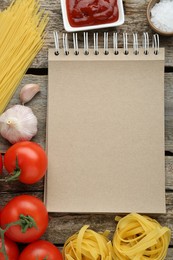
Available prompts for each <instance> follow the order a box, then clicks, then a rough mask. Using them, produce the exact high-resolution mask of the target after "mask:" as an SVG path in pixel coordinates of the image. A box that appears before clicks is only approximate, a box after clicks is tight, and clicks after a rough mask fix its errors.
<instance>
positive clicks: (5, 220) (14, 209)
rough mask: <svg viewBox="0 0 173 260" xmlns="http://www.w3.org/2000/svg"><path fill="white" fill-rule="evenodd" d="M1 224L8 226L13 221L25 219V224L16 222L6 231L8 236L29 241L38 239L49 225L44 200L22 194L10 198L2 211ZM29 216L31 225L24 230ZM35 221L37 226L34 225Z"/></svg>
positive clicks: (25, 241)
mask: <svg viewBox="0 0 173 260" xmlns="http://www.w3.org/2000/svg"><path fill="white" fill-rule="evenodd" d="M0 217H1V221H0V222H1V226H2V227H3V228H5V227H6V225H7V224H9V223H11V222H16V221H18V220H21V222H22V221H23V225H22V226H21V225H19V224H16V225H14V226H11V227H10V228H9V229H8V230H7V231H6V232H5V234H6V236H7V237H8V238H10V239H11V240H13V241H16V242H21V243H29V242H33V241H35V240H38V239H39V238H40V237H41V236H42V235H43V234H44V232H45V231H46V228H47V226H48V212H47V210H46V207H45V205H44V204H43V202H42V201H41V200H40V199H38V198H36V197H34V196H30V195H20V196H16V197H14V198H13V199H12V200H10V201H9V202H8V203H7V204H6V206H5V207H4V208H3V209H2V212H1V216H0ZM24 218H27V221H29V224H28V225H30V224H32V225H31V227H30V226H27V227H28V228H27V230H24V229H25V227H26V224H27V221H25V222H24ZM34 222H35V226H34Z"/></svg>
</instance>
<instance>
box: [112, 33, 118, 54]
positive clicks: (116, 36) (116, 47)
mask: <svg viewBox="0 0 173 260" xmlns="http://www.w3.org/2000/svg"><path fill="white" fill-rule="evenodd" d="M113 49H114V54H115V55H118V54H119V51H118V34H117V32H114V33H113Z"/></svg>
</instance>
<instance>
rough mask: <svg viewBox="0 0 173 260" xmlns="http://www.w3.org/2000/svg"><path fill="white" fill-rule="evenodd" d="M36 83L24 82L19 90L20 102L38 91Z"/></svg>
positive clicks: (30, 97) (23, 102)
mask: <svg viewBox="0 0 173 260" xmlns="http://www.w3.org/2000/svg"><path fill="white" fill-rule="evenodd" d="M39 91H40V87H39V85H38V84H26V85H25V86H24V87H23V88H22V89H21V91H20V94H19V98H20V101H21V103H22V104H25V103H27V102H29V101H30V100H31V99H32V98H33V97H34V96H35V95H36V94H37V93H38V92H39Z"/></svg>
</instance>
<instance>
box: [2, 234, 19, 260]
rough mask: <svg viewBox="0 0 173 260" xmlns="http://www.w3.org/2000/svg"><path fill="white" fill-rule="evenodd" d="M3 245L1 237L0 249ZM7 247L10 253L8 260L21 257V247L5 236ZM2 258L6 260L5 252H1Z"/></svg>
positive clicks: (8, 253) (7, 251)
mask: <svg viewBox="0 0 173 260" xmlns="http://www.w3.org/2000/svg"><path fill="white" fill-rule="evenodd" d="M1 247H2V241H1V239H0V249H1ZM5 249H6V253H7V255H8V260H18V259H19V249H18V246H17V244H16V243H15V242H13V241H11V240H10V239H9V238H7V237H5ZM0 260H5V257H4V255H3V253H0Z"/></svg>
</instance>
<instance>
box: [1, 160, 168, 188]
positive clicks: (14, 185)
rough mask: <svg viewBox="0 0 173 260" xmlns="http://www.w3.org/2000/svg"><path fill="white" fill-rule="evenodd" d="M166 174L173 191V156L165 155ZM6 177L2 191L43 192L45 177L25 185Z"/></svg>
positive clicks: (166, 185) (2, 182)
mask: <svg viewBox="0 0 173 260" xmlns="http://www.w3.org/2000/svg"><path fill="white" fill-rule="evenodd" d="M165 174H166V184H165V188H166V190H167V191H173V157H171V156H166V157H165ZM4 177H7V175H6V174H5V173H4V174H3V175H0V192H1V193H2V192H6V191H10V192H13V193H14V192H31V191H33V192H35V191H40V192H43V189H44V179H42V180H41V181H39V182H38V183H36V184H32V185H25V184H22V183H20V182H19V181H15V182H5V181H2V179H4Z"/></svg>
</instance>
